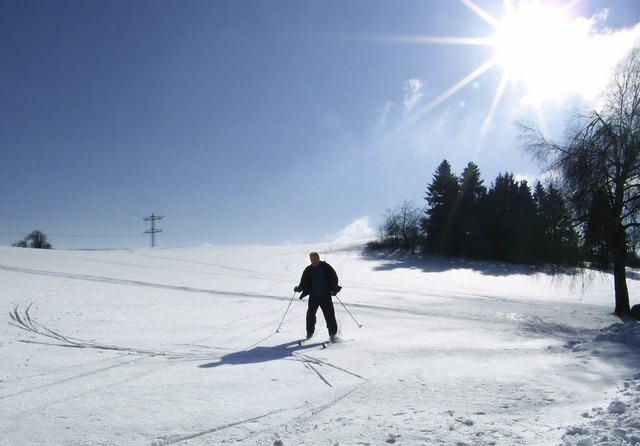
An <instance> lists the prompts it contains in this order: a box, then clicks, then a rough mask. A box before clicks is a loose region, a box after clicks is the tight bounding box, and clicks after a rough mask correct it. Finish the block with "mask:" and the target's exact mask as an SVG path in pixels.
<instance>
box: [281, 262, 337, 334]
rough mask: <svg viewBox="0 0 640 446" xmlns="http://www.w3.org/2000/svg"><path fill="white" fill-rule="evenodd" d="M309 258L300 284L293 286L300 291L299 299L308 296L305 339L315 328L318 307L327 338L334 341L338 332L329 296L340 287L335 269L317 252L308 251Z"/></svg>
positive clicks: (294, 289)
mask: <svg viewBox="0 0 640 446" xmlns="http://www.w3.org/2000/svg"><path fill="white" fill-rule="evenodd" d="M309 260H310V261H311V265H309V266H307V267H306V268H305V269H304V271H303V272H302V277H301V278H300V284H299V285H297V286H296V287H294V288H293V291H295V292H296V293H297V292H302V295H301V296H300V299H302V298H304V297H305V296H307V295H308V296H309V305H308V307H307V319H306V322H307V339H309V338H310V337H311V336H313V333H314V331H315V328H316V313H317V312H318V307H320V308H321V309H322V314H323V315H324V320H325V321H326V323H327V330H329V338H330V339H331V341H334V340H335V336H336V333H338V323H337V322H336V313H335V310H334V308H333V301H332V299H331V296H332V295H333V296H335V295H336V294H338V292H339V291H340V290H341V289H342V287H341V286H339V285H338V275H337V274H336V271H335V270H334V269H333V267H331V265H329V264H328V263H327V262H325V261H323V260H320V255H319V254H318V253H317V252H312V253H310V254H309Z"/></svg>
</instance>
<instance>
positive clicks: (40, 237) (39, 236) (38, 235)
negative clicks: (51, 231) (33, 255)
mask: <svg viewBox="0 0 640 446" xmlns="http://www.w3.org/2000/svg"><path fill="white" fill-rule="evenodd" d="M12 246H15V247H18V248H36V249H51V244H50V243H49V242H48V241H47V236H46V235H45V234H44V233H43V232H42V231H33V232H32V233H31V234H29V235H28V236H26V237H25V238H24V239H22V240H20V241H18V242H16V243H14V244H13V245H12Z"/></svg>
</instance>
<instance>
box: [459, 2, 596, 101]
mask: <svg viewBox="0 0 640 446" xmlns="http://www.w3.org/2000/svg"><path fill="white" fill-rule="evenodd" d="M465 3H466V4H467V5H468V6H469V7H470V8H472V9H473V10H474V11H476V9H475V5H473V3H471V2H470V1H467V2H465ZM576 3H577V0H574V1H573V2H570V3H565V4H564V5H563V6H562V7H561V8H560V7H558V6H555V5H553V4H551V3H550V2H546V3H544V4H543V3H542V2H540V1H532V0H530V1H521V2H520V4H519V5H518V6H517V7H514V6H513V5H512V4H511V3H510V2H505V7H506V14H505V17H504V19H503V20H501V21H499V22H496V21H495V20H494V19H493V18H491V17H488V16H485V15H481V17H484V18H485V19H487V20H488V21H489V23H490V24H492V26H493V27H494V28H495V29H496V34H495V36H494V37H493V38H492V39H491V41H492V44H493V46H494V47H495V50H496V54H495V62H496V64H499V65H501V66H503V67H504V70H505V71H504V75H505V76H506V77H507V78H508V79H510V80H519V81H522V82H523V83H524V84H525V86H526V88H527V91H528V92H527V94H526V95H525V97H524V98H523V103H525V104H534V105H539V104H540V103H542V102H543V101H545V100H548V99H551V98H554V97H557V96H559V95H562V94H563V93H564V92H566V91H567V90H569V89H570V87H571V84H572V83H573V82H576V81H577V78H579V77H580V76H582V77H584V76H585V75H586V76H588V74H587V73H584V72H582V73H577V72H576V68H577V67H580V66H581V64H580V63H579V62H578V61H579V60H583V56H584V54H583V52H584V51H585V49H586V48H587V39H588V35H587V33H588V28H589V27H588V23H587V22H586V21H580V20H572V19H570V18H568V17H567V16H566V14H567V12H568V11H569V10H570V9H571V8H572V7H573V6H574V5H575V4H576ZM476 12H478V13H479V14H480V11H476Z"/></svg>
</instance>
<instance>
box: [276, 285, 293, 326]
mask: <svg viewBox="0 0 640 446" xmlns="http://www.w3.org/2000/svg"><path fill="white" fill-rule="evenodd" d="M294 297H296V292H295V291H294V292H293V296H291V300H290V301H289V305H287V309H286V311H285V312H284V315H283V316H282V320H281V321H280V325H278V328H276V333H280V327H282V324H283V322H284V318H285V316H286V315H287V313H288V312H289V308H290V307H291V302H293V298H294Z"/></svg>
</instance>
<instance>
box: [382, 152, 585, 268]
mask: <svg viewBox="0 0 640 446" xmlns="http://www.w3.org/2000/svg"><path fill="white" fill-rule="evenodd" d="M425 201H426V205H425V206H424V207H423V208H419V207H417V206H416V205H414V204H413V203H412V202H405V203H403V204H402V205H401V206H399V207H397V208H395V209H389V210H387V212H386V215H385V217H384V221H383V224H382V225H381V227H380V228H379V238H378V241H377V242H376V243H374V246H376V245H377V246H387V247H400V248H403V249H407V250H410V251H411V252H414V253H415V252H416V251H417V250H419V251H421V252H427V253H432V254H438V255H443V256H451V257H467V258H475V259H486V260H498V261H507V262H514V263H528V264H537V263H552V264H563V265H575V264H576V263H577V262H578V261H579V260H580V259H581V251H580V246H579V234H578V232H577V231H576V229H575V228H574V227H573V225H572V220H571V212H570V210H569V207H568V205H567V203H566V200H565V199H564V197H563V195H562V193H561V191H560V189H559V188H558V187H556V186H554V185H553V184H549V185H547V186H546V187H545V186H544V185H543V184H542V183H541V182H537V183H536V184H535V186H534V189H533V190H532V189H531V187H530V186H529V184H528V182H527V181H526V180H520V181H517V180H515V178H514V176H513V174H511V173H505V174H499V175H498V177H497V178H496V179H495V181H494V182H493V183H492V184H491V185H490V187H489V188H487V187H486V186H485V185H484V181H483V180H482V178H481V174H480V168H479V167H478V166H477V165H476V164H475V163H473V162H469V163H468V164H467V166H466V167H465V169H464V170H463V171H462V173H461V174H460V175H455V174H454V173H453V171H452V169H451V165H450V164H449V162H448V161H447V160H446V159H445V160H443V161H442V163H441V164H440V165H439V166H438V168H437V169H436V171H435V173H434V175H433V179H432V181H431V183H429V185H428V187H427V191H426V195H425Z"/></svg>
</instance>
